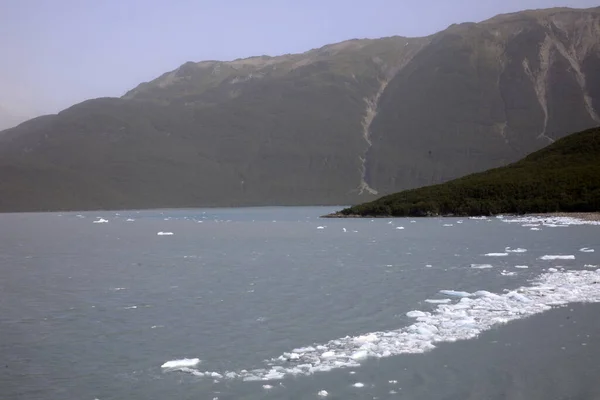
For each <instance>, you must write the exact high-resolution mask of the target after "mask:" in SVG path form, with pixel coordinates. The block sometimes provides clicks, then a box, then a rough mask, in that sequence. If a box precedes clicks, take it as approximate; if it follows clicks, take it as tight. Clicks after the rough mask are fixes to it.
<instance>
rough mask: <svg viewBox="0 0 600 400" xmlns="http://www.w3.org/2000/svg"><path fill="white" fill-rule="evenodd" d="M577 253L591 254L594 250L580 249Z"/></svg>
mask: <svg viewBox="0 0 600 400" xmlns="http://www.w3.org/2000/svg"><path fill="white" fill-rule="evenodd" d="M579 251H580V252H582V253H593V252H594V249H590V248H589V247H582V248H581V249H579Z"/></svg>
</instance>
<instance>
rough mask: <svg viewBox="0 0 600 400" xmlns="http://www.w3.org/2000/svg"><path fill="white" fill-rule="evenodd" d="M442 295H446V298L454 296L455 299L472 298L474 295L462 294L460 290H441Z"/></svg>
mask: <svg viewBox="0 0 600 400" xmlns="http://www.w3.org/2000/svg"><path fill="white" fill-rule="evenodd" d="M440 293H441V294H445V295H446V296H453V297H470V296H472V294H471V293H469V292H461V291H459V290H440Z"/></svg>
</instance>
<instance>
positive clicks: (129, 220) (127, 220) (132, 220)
mask: <svg viewBox="0 0 600 400" xmlns="http://www.w3.org/2000/svg"><path fill="white" fill-rule="evenodd" d="M134 221H135V219H133V218H127V219H126V220H125V222H134Z"/></svg>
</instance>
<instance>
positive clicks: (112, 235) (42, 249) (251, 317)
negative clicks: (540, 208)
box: [0, 207, 600, 400]
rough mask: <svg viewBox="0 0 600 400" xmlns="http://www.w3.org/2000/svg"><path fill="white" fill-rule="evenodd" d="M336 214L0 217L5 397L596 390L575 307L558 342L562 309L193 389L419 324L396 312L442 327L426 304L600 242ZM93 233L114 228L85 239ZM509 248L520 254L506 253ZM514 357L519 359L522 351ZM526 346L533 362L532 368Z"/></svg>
mask: <svg viewBox="0 0 600 400" xmlns="http://www.w3.org/2000/svg"><path fill="white" fill-rule="evenodd" d="M331 211H333V209H331V208H318V207H313V208H249V209H210V210H154V211H141V212H136V211H122V212H120V213H115V212H89V213H63V214H56V213H44V214H35V213H34V214H4V215H0V273H1V278H0V338H1V341H0V356H1V360H2V364H4V365H3V366H2V367H4V368H2V372H0V398H2V399H20V398H27V399H95V398H98V399H101V400H106V399H123V398H127V399H164V398H174V399H213V398H215V397H218V398H219V399H262V398H281V399H287V398H289V399H305V398H306V399H314V398H318V395H317V394H318V392H320V391H322V390H326V391H327V393H328V396H327V398H334V399H353V398H357V399H362V398H365V399H367V398H368V399H372V398H375V397H377V398H379V399H385V398H405V399H416V398H427V399H438V398H439V399H451V398H469V396H474V397H471V398H481V397H482V396H487V398H509V397H507V393H513V392H510V391H511V390H513V391H514V393H517V394H518V393H523V392H524V391H525V392H527V390H530V389H531V390H534V389H535V390H536V391H533V392H531V396H530V397H528V398H540V399H542V398H544V399H545V398H548V395H549V394H551V395H555V394H556V393H557V392H556V390H557V389H556V388H555V386H556V385H552V383H553V382H556V375H557V374H558V375H560V376H571V375H573V376H577V377H579V378H578V379H581V381H577V382H576V383H577V384H573V379H571V381H570V382H571V384H563V385H562V386H561V387H562V388H563V390H568V391H569V392H568V393H566V395H573V393H584V394H585V395H589V394H590V393H592V392H593V391H594V390H595V386H594V385H595V380H596V379H595V378H594V376H597V373H598V372H600V369H599V368H598V367H597V366H596V364H597V363H594V362H591V361H590V362H588V363H586V362H584V360H587V359H588V358H590V356H589V355H590V354H591V355H593V356H598V355H600V341H599V340H598V337H597V332H600V326H599V325H595V324H594V321H598V320H600V318H597V317H598V316H600V312H599V310H600V309H599V308H598V307H597V306H593V305H588V306H583V308H582V307H581V306H576V307H575V308H573V311H572V313H573V317H572V318H573V319H572V321H576V320H577V321H580V323H579V325H578V326H577V327H574V326H571V325H569V329H574V332H575V334H571V333H569V334H566V333H564V332H566V330H564V329H563V330H561V329H559V328H560V325H561V324H560V321H562V319H563V314H564V313H565V312H570V311H569V310H571V309H569V310H565V309H562V311H561V310H557V311H549V312H547V313H544V314H541V315H539V316H535V317H531V318H530V319H528V320H524V321H519V322H513V323H511V324H509V325H507V326H505V327H502V328H500V329H493V330H491V331H489V332H487V333H484V334H483V335H482V336H481V337H480V338H479V339H474V340H467V341H462V342H456V343H448V344H443V343H442V344H436V347H438V348H437V349H435V350H433V351H431V352H427V353H425V354H402V355H396V356H392V357H388V358H367V359H366V360H362V359H361V360H359V364H360V365H359V366H355V367H350V368H339V369H333V370H331V371H329V372H317V373H314V374H311V375H296V376H285V377H284V378H283V379H279V380H272V381H271V380H270V381H265V382H263V381H260V382H245V381H243V380H242V379H241V378H239V377H238V378H234V379H222V378H219V377H217V378H216V379H215V378H214V377H206V376H203V377H198V376H195V375H194V374H193V373H191V372H205V371H213V372H217V373H220V374H224V373H226V372H228V371H229V372H233V373H236V374H239V373H240V371H242V370H253V369H264V370H268V369H269V368H270V366H269V365H267V363H265V360H269V359H274V358H277V357H279V356H281V355H283V354H285V353H289V352H291V351H292V350H293V349H295V348H299V347H303V346H309V345H313V344H327V343H328V342H329V341H331V340H334V339H338V338H343V337H345V336H347V335H350V336H357V335H365V334H368V333H371V332H377V331H381V332H387V331H391V330H395V329H398V328H402V327H406V326H409V325H411V324H414V323H415V319H414V318H409V317H407V316H406V313H407V312H409V311H411V310H421V311H425V312H431V311H433V310H435V308H436V307H438V305H439V304H437V303H431V302H427V301H426V300H441V301H446V300H444V299H446V298H449V297H448V296H446V295H442V294H440V293H439V291H440V290H444V289H446V290H456V291H465V292H469V293H472V292H475V291H477V290H487V291H489V292H493V293H497V294H503V293H505V292H504V290H505V289H509V290H513V289H516V288H518V287H521V286H531V285H532V283H531V280H532V279H535V278H536V277H539V276H540V275H541V274H542V273H544V272H547V271H548V269H549V268H556V269H557V272H556V273H561V270H560V268H561V267H562V268H564V269H565V270H566V271H568V270H582V269H588V270H590V271H592V270H594V268H590V267H589V266H590V265H598V264H600V257H599V254H600V234H599V230H600V227H599V226H569V227H551V226H541V227H538V229H540V230H539V231H532V230H531V228H530V227H523V226H521V225H522V224H516V223H506V222H502V221H501V220H499V219H495V218H494V219H491V220H470V219H462V220H459V219H417V220H414V221H415V222H412V221H411V219H394V220H391V219H375V220H368V219H345V220H339V219H318V216H320V215H323V214H326V213H328V212H331ZM99 218H103V219H105V220H107V221H108V222H106V223H93V221H98V220H99ZM128 219H129V220H133V221H128ZM445 225H446V226H445ZM448 225H451V226H448ZM318 227H322V229H318ZM398 227H403V228H404V229H397V228H398ZM159 232H163V233H167V234H164V235H158V234H157V233H159ZM168 233H172V235H168ZM507 247H509V248H510V249H509V250H508V251H507V250H506V248H507ZM519 248H521V249H525V250H526V251H521V252H519V251H517V252H512V251H510V250H514V249H519ZM582 248H589V249H594V250H595V252H590V251H580V249H582ZM490 253H507V255H501V256H498V255H495V256H491V255H489V256H486V254H490ZM545 255H563V256H564V255H573V256H574V259H550V260H542V259H541V258H542V257H543V256H545ZM585 265H588V268H584V266H585ZM490 266H491V268H490ZM515 266H527V267H528V268H515ZM451 301H452V303H456V302H457V301H458V300H455V299H453V300H451ZM561 313H562V314H561ZM590 315H592V316H593V317H592V318H590V317H589V316H590ZM565 318H566V317H565ZM570 318H571V317H570ZM536 321H539V322H536ZM535 324H538V325H540V326H548V327H549V329H547V330H546V331H545V333H546V336H545V337H546V338H547V339H546V342H548V343H546V342H544V341H542V342H543V343H545V344H542V343H541V342H540V341H539V340H537V339H535V338H536V337H537V336H539V333H540V332H539V331H538V330H536V329H535V328H534V329H529V328H527V329H526V328H522V327H523V326H536V325H535ZM586 324H587V325H586ZM563 325H564V324H563ZM553 327H554V328H555V329H554V331H553V330H552V328H553ZM515 330H516V331H519V330H520V331H525V332H528V334H527V335H524V334H523V333H522V332H520V333H518V334H515V333H514V331H515ZM494 335H495V336H494ZM548 335H550V336H548ZM585 335H589V337H585ZM579 336H581V337H579ZM515 338H516V339H515ZM517 339H518V340H517ZM523 341H526V342H528V343H530V346H527V347H526V348H525V347H524V346H521V347H523V348H521V347H519V345H518V343H522V342H523ZM549 341H551V343H552V344H549V343H550V342H549ZM498 343H503V346H499V345H498ZM561 343H563V344H565V346H559V345H560V344H561ZM566 343H568V344H569V345H568V346H567V345H566ZM573 343H575V344H576V345H575V344H573ZM582 343H585V346H584V345H582ZM507 346H512V347H511V349H514V348H519V349H520V350H519V351H513V353H511V354H513V359H514V357H519V356H522V357H524V360H534V361H528V362H529V363H532V365H531V368H534V369H535V368H538V370H544V368H546V369H547V368H548V363H547V360H546V359H545V358H544V357H541V356H539V355H540V354H547V355H548V356H547V357H546V358H549V357H550V358H553V360H555V361H556V365H562V367H561V368H562V370H556V369H552V371H548V372H547V374H546V376H547V378H546V379H545V378H544V376H543V375H540V374H539V373H536V374H535V379H534V377H531V379H530V380H529V381H528V380H526V379H520V380H519V379H517V378H519V377H523V376H524V375H523V374H527V373H528V372H527V371H530V370H529V369H528V370H525V372H524V371H523V369H522V368H521V369H519V368H516V367H515V363H511V362H508V361H507V360H508V359H507V356H506V354H507V350H506V347H507ZM535 346H538V347H540V346H542V347H541V349H540V348H538V349H536V350H535V352H533V350H532V353H531V354H529V355H527V349H528V348H531V349H534V347H535ZM543 346H545V347H543ZM578 346H579V347H578ZM562 347H565V348H566V349H567V350H564V349H562ZM532 354H535V355H537V356H535V357H534V356H532ZM483 355H485V357H484V356H483ZM307 357H308V355H307ZM561 357H562V358H561ZM565 357H570V358H567V359H566V361H565V360H564V358H565ZM586 357H587V358H586ZM186 358H187V359H193V358H198V359H200V360H201V362H200V363H199V364H198V365H196V366H193V367H192V369H191V371H188V372H182V371H176V370H172V369H169V368H161V366H162V365H163V364H164V363H166V362H168V361H173V360H180V359H186ZM495 359H497V360H500V361H498V362H497V363H495V361H494V360H495ZM573 359H577V360H581V363H574V362H568V361H569V360H571V361H572V360H573ZM591 359H592V360H593V358H591ZM596 359H597V358H596ZM449 360H454V362H455V363H456V365H450V366H449V363H450V361H449ZM502 360H504V361H502ZM535 360H538V361H537V362H538V363H539V365H536V364H535V362H536V361H535ZM486 363H489V364H486ZM191 364H194V363H191ZM275 364H277V365H278V366H283V367H286V368H287V367H289V366H290V365H288V364H289V363H287V362H281V361H278V362H276V363H275ZM292 364H293V363H292ZM459 365H460V368H459V367H458V366H459ZM486 366H487V367H486ZM486 368H487V369H486ZM557 368H559V367H557ZM594 368H595V369H594ZM588 375H589V378H588V380H585V379H586V378H585V377H586V376H588ZM515 377H516V378H515ZM588 381H589V382H588ZM515 382H519V383H518V385H520V386H518V387H516V388H515V385H516V383H515ZM528 382H529V383H530V385H529V386H531V388H529V387H528V386H527V385H528ZM532 382H535V385H534V384H533V383H532ZM356 383H362V384H363V385H364V386H363V387H356V386H354V385H355V384H356ZM563 383H564V382H563ZM263 385H269V386H271V387H263ZM540 385H541V386H542V387H544V385H546V386H545V387H547V388H548V390H549V391H547V392H544V391H543V390H542V389H538V386H540ZM358 386H360V385H358ZM519 388H520V389H519ZM550 390H551V391H550ZM582 390H583V392H582ZM390 392H391V393H390ZM528 393H529V392H528ZM593 393H595V392H593ZM538 395H539V397H536V396H538ZM453 396H454V397H453ZM494 396H497V397H494ZM544 396H546V397H544ZM514 398H519V397H518V396H517V397H514ZM582 398H591V397H582Z"/></svg>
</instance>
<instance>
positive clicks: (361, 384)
mask: <svg viewBox="0 0 600 400" xmlns="http://www.w3.org/2000/svg"><path fill="white" fill-rule="evenodd" d="M352 386H354V387H355V388H362V387H365V384H364V383H361V382H356V383H355V384H354V385H352Z"/></svg>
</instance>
